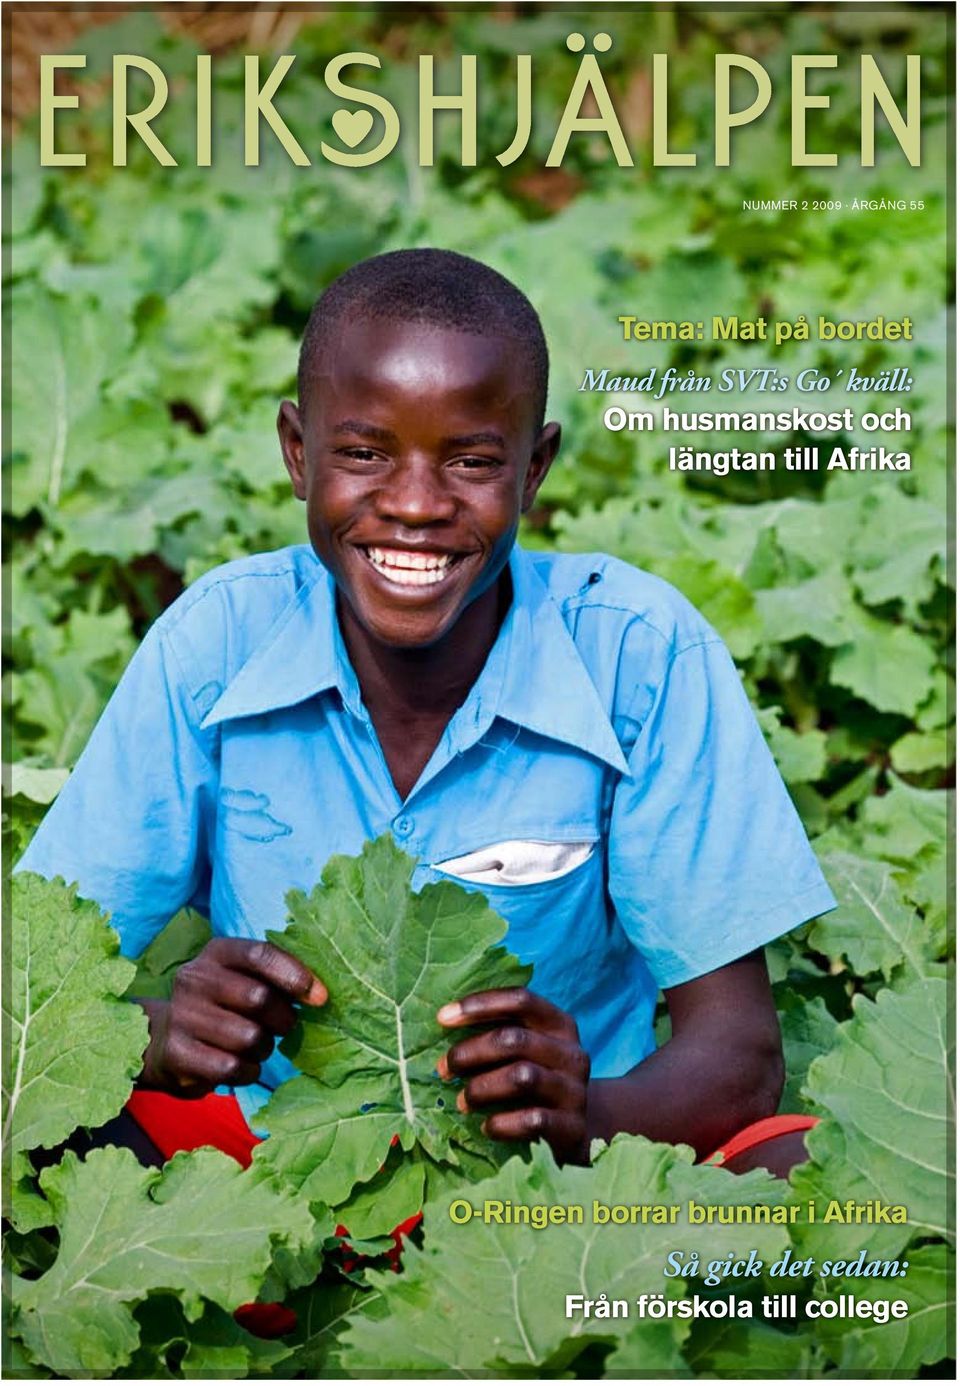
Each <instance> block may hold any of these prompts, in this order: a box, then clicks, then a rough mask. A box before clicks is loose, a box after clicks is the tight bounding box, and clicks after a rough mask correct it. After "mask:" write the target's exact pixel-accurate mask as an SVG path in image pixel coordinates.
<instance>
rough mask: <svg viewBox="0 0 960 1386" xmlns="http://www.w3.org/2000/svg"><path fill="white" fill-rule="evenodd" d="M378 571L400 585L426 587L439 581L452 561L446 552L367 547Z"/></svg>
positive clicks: (369, 556) (371, 560)
mask: <svg viewBox="0 0 960 1386" xmlns="http://www.w3.org/2000/svg"><path fill="white" fill-rule="evenodd" d="M367 557H368V558H369V559H370V562H371V563H372V564H373V566H374V567H375V568H376V570H377V572H378V573H382V574H383V576H384V577H388V578H389V579H390V581H391V582H396V583H398V584H399V585H400V586H401V587H427V586H430V585H431V584H432V583H435V582H440V580H441V579H442V578H443V577H444V576H445V575H446V572H447V569H448V568H449V567H450V564H451V563H452V562H453V559H452V558H451V556H450V554H448V553H411V552H410V550H409V549H377V548H369V549H367Z"/></svg>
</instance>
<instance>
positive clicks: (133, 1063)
mask: <svg viewBox="0 0 960 1386" xmlns="http://www.w3.org/2000/svg"><path fill="white" fill-rule="evenodd" d="M10 889H11V920H12V927H11V966H10V970H9V975H8V977H7V982H6V987H5V1008H4V1020H5V1023H6V1025H7V1026H8V1027H9V1028H8V1030H7V1033H8V1035H9V1037H10V1038H9V1043H8V1045H7V1048H6V1061H5V1064H4V1088H3V1101H4V1107H3V1111H4V1116H3V1137H4V1145H5V1146H6V1148H7V1150H8V1152H9V1151H17V1150H30V1149H33V1148H34V1147H36V1146H55V1145H57V1144H58V1143H59V1142H60V1141H63V1140H65V1139H66V1138H67V1136H69V1135H70V1133H71V1131H73V1130H74V1128H75V1127H77V1126H79V1125H81V1124H84V1125H87V1126H100V1125H102V1124H103V1123H104V1122H105V1121H109V1119H110V1118H111V1117H113V1116H116V1114H117V1112H118V1111H119V1110H120V1108H121V1107H122V1106H123V1104H124V1102H125V1101H126V1099H127V1097H128V1096H129V1094H130V1091H131V1089H132V1086H133V1079H134V1077H135V1076H136V1074H137V1072H138V1071H139V1069H140V1062H141V1058H142V1055H143V1051H144V1049H145V1047H146V1043H147V1019H146V1016H145V1015H144V1013H143V1011H142V1010H141V1009H140V1008H139V1007H138V1006H133V1005H131V1004H130V1003H129V1002H127V1001H124V1000H122V999H121V998H122V996H123V993H124V991H125V990H126V987H127V984H128V983H129V981H130V979H131V977H132V976H133V974H134V970H135V969H134V966H133V964H132V963H130V962H128V961H127V960H126V959H125V958H122V957H120V954H119V945H118V940H117V936H116V934H115V933H114V932H113V930H112V929H111V928H109V927H108V925H107V923H106V920H105V919H104V917H103V915H101V913H100V911H99V910H98V908H97V906H96V905H94V904H91V903H90V902H89V901H87V900H80V899H78V898H77V894H76V888H75V887H70V886H66V885H64V883H63V882H62V881H60V880H56V881H45V880H43V879H42V878H41V877H39V876H34V875H32V874H30V873H28V872H24V873H22V874H20V875H18V876H15V877H14V879H13V882H12V885H11V888H10Z"/></svg>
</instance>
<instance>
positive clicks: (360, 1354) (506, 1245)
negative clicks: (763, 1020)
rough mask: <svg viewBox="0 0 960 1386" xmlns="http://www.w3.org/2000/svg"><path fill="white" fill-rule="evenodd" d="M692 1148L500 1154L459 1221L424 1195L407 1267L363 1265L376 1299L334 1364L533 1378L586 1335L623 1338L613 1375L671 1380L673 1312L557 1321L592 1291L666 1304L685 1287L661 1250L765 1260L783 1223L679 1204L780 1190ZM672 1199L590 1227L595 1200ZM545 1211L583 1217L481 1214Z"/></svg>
mask: <svg viewBox="0 0 960 1386" xmlns="http://www.w3.org/2000/svg"><path fill="white" fill-rule="evenodd" d="M691 1159H692V1152H689V1151H685V1150H684V1149H683V1148H672V1147H669V1146H663V1145H654V1144H652V1143H650V1142H649V1141H645V1140H644V1139H643V1138H642V1137H631V1136H618V1137H616V1139H615V1140H614V1141H613V1142H612V1144H611V1145H610V1146H609V1147H608V1148H607V1149H605V1150H604V1151H602V1152H601V1154H600V1155H599V1156H598V1157H597V1159H596V1161H595V1163H594V1165H593V1166H592V1167H591V1168H580V1167H577V1166H569V1165H568V1166H566V1167H565V1168H563V1169H558V1167H557V1165H556V1163H555V1162H554V1160H553V1158H552V1156H551V1154H550V1152H549V1150H548V1148H547V1147H546V1146H544V1145H537V1146H536V1147H534V1150H533V1154H532V1160H531V1161H530V1163H529V1164H526V1163H524V1162H523V1161H522V1160H520V1159H519V1158H515V1159H512V1160H510V1161H509V1162H508V1163H507V1164H506V1165H505V1166H504V1167H503V1168H502V1169H501V1170H499V1171H498V1172H497V1173H496V1174H495V1175H494V1176H492V1177H491V1178H490V1179H487V1180H484V1181H482V1182H481V1183H479V1184H470V1185H465V1186H462V1187H461V1189H460V1191H459V1196H460V1198H461V1199H462V1200H465V1201H466V1202H467V1203H469V1205H470V1206H471V1207H472V1208H474V1209H477V1210H480V1215H479V1216H477V1215H474V1216H473V1217H472V1218H471V1220H470V1221H469V1222H466V1223H462V1224H458V1223H454V1222H453V1221H452V1220H451V1216H450V1207H451V1202H452V1198H451V1194H450V1193H445V1194H444V1195H443V1196H441V1197H438V1198H436V1199H434V1200H432V1201H430V1202H428V1204H427V1207H426V1209H425V1210H424V1231H425V1245H424V1248H423V1250H422V1251H419V1250H417V1249H416V1248H415V1247H410V1248H408V1249H407V1251H406V1252H405V1254H404V1273H403V1275H401V1276H393V1275H391V1274H389V1273H386V1274H377V1273H372V1272H371V1273H370V1276H369V1279H370V1280H371V1282H372V1283H373V1284H374V1286H375V1287H376V1289H377V1290H378V1292H379V1295H378V1298H377V1299H374V1300H372V1301H371V1302H370V1303H369V1304H368V1305H365V1306H364V1307H363V1308H362V1309H361V1310H360V1311H359V1312H358V1313H355V1314H353V1315H351V1317H350V1321H349V1324H350V1326H349V1328H348V1329H347V1331H346V1332H345V1333H344V1334H343V1335H342V1343H343V1347H342V1349H341V1353H340V1362H341V1365H342V1366H343V1367H344V1368H345V1369H346V1370H347V1371H348V1372H349V1373H350V1374H352V1375H371V1376H376V1375H381V1374H395V1375H405V1374H412V1375H417V1374H428V1375H433V1374H437V1375H445V1374H448V1373H453V1374H455V1375H458V1376H459V1375H462V1376H484V1375H495V1374H497V1373H496V1371H495V1370H494V1368H500V1369H502V1374H506V1375H511V1376H512V1375H517V1374H526V1375H537V1374H539V1373H538V1368H540V1367H542V1366H544V1364H546V1363H548V1362H556V1363H559V1362H564V1363H565V1364H567V1365H569V1363H571V1362H573V1361H574V1360H575V1359H576V1357H577V1355H578V1354H579V1352H580V1351H581V1350H582V1348H583V1347H584V1346H586V1345H588V1344H589V1343H590V1342H593V1341H602V1342H603V1341H605V1342H609V1343H611V1344H612V1343H614V1342H616V1341H618V1340H619V1339H620V1338H621V1336H622V1335H625V1334H629V1341H630V1349H631V1351H630V1359H629V1360H627V1361H621V1362H620V1364H619V1365H620V1366H621V1368H623V1369H629V1370H631V1371H632V1372H634V1373H636V1372H638V1371H639V1372H643V1373H647V1374H661V1373H666V1374H670V1373H673V1372H675V1371H676V1370H677V1369H678V1368H680V1367H682V1361H681V1359H680V1357H679V1352H678V1349H679V1346H680V1344H681V1343H682V1341H683V1339H684V1337H685V1336H686V1332H687V1330H688V1328H689V1324H688V1323H686V1322H684V1321H683V1320H680V1319H677V1318H671V1319H669V1320H665V1319H657V1320H654V1319H652V1318H651V1319H647V1320H645V1321H644V1322H643V1323H641V1324H638V1323H637V1319H636V1316H635V1313H634V1315H633V1316H631V1317H628V1318H624V1319H613V1318H610V1319H602V1320H598V1319H587V1318H581V1317H573V1318H570V1319H568V1318H567V1317H566V1316H565V1296H566V1295H567V1294H570V1293H582V1294H584V1295H585V1296H588V1297H597V1296H599V1295H600V1294H601V1293H602V1294H605V1295H607V1296H608V1297H609V1299H611V1300H613V1299H616V1298H619V1297H623V1298H626V1299H627V1300H628V1302H629V1303H630V1305H631V1308H632V1307H633V1303H632V1302H633V1300H634V1299H635V1298H636V1297H637V1295H640V1294H644V1293H663V1294H665V1295H667V1296H668V1297H672V1298H676V1297H679V1296H681V1295H682V1294H683V1293H684V1289H685V1286H684V1282H683V1281H682V1280H681V1279H679V1278H677V1277H671V1278H669V1279H665V1278H664V1274H663V1272H664V1266H665V1263H666V1258H667V1255H668V1254H669V1252H670V1251H673V1250H675V1249H677V1248H685V1249H686V1250H687V1251H693V1250H694V1249H696V1250H697V1252H698V1254H699V1257H700V1260H701V1262H702V1263H703V1264H705V1263H706V1262H707V1260H708V1259H709V1258H711V1257H723V1256H726V1255H728V1254H729V1253H730V1252H731V1251H734V1250H735V1249H736V1248H744V1249H746V1248H751V1247H752V1248H755V1249H756V1250H757V1251H758V1253H759V1255H760V1257H761V1258H762V1259H763V1260H764V1261H765V1262H766V1263H767V1264H768V1265H769V1264H770V1261H771V1260H772V1259H774V1258H775V1257H776V1256H777V1255H778V1253H779V1251H780V1249H781V1248H782V1247H784V1246H785V1245H786V1233H785V1230H784V1228H783V1227H782V1226H775V1225H773V1224H770V1223H767V1224H763V1225H752V1224H741V1225H738V1226H730V1225H723V1226H720V1225H718V1224H716V1223H713V1224H711V1225H709V1226H706V1225H701V1226H697V1227H692V1226H690V1225H689V1224H688V1223H687V1222H686V1218H685V1212H686V1206H687V1201H688V1200H689V1199H695V1200H696V1201H697V1202H698V1203H700V1204H712V1205H714V1206H717V1207H719V1206H721V1205H730V1204H738V1205H741V1206H743V1205H747V1204H755V1203H770V1204H778V1203H782V1202H783V1195H784V1193H785V1186H784V1185H783V1184H781V1183H779V1182H778V1181H777V1180H774V1179H772V1178H771V1177H770V1176H769V1175H766V1174H763V1173H761V1172H754V1173H753V1174H749V1175H743V1176H740V1177H739V1178H735V1177H734V1176H731V1175H729V1174H727V1173H725V1172H724V1171H722V1170H717V1169H712V1168H709V1167H703V1166H701V1167H699V1168H697V1167H694V1166H693V1165H692V1164H691V1163H690V1161H691ZM595 1200H596V1201H597V1202H599V1203H601V1204H604V1205H606V1206H608V1207H609V1206H611V1205H614V1204H621V1205H639V1204H645V1205H648V1206H650V1207H653V1206H654V1205H664V1206H669V1205H679V1206H680V1207H681V1209H683V1210H684V1211H683V1212H682V1213H681V1214H680V1218H679V1221H678V1222H677V1223H675V1224H670V1223H662V1224H659V1225H654V1224H653V1223H650V1222H648V1223H647V1224H646V1225H639V1224H635V1225H633V1226H631V1225H630V1224H629V1223H627V1224H626V1225H613V1224H612V1223H607V1224H606V1225H601V1224H600V1223H599V1222H594V1221H593V1207H594V1201H595ZM497 1203H499V1204H500V1205H501V1206H502V1209H506V1210H508V1211H509V1209H511V1208H519V1207H520V1206H521V1205H523V1206H526V1207H528V1208H529V1207H533V1206H538V1207H540V1208H544V1207H547V1206H551V1205H555V1206H560V1207H564V1208H569V1207H579V1208H582V1210H583V1222H582V1223H576V1222H569V1223H555V1224H554V1225H552V1226H550V1225H548V1226H544V1227H542V1228H537V1227H535V1226H534V1225H532V1223H530V1222H526V1223H517V1224H514V1223H511V1222H509V1221H505V1222H503V1223H498V1222H497V1221H496V1220H494V1215H491V1216H490V1217H487V1218H485V1217H484V1216H483V1213H482V1210H483V1209H484V1208H485V1207H487V1208H493V1207H495V1205H496V1204H497Z"/></svg>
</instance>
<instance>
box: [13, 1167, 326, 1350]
mask: <svg viewBox="0 0 960 1386" xmlns="http://www.w3.org/2000/svg"><path fill="white" fill-rule="evenodd" d="M40 1182H41V1185H42V1188H43V1191H44V1193H45V1194H46V1196H47V1198H48V1199H49V1201H50V1204H51V1208H52V1211H53V1216H54V1219H55V1223H56V1227H57V1229H58V1231H59V1234H60V1245H59V1250H58V1253H57V1257H56V1260H55V1261H54V1263H53V1265H52V1266H51V1267H50V1269H49V1270H47V1271H46V1272H45V1273H44V1274H43V1275H41V1276H40V1277H39V1279H36V1280H19V1279H18V1280H17V1281H16V1282H15V1284H14V1290H13V1300H14V1318H13V1326H14V1331H15V1332H16V1333H17V1335H18V1337H20V1338H21V1339H22V1341H23V1343H24V1344H25V1345H26V1348H27V1351H28V1352H29V1353H30V1354H31V1355H32V1356H34V1357H35V1358H36V1359H37V1360H38V1361H40V1362H42V1363H45V1364H46V1365H47V1366H50V1367H52V1368H53V1369H54V1371H56V1372H59V1373H60V1374H61V1375H67V1376H86V1375H93V1376H100V1375H105V1374H107V1373H112V1372H114V1371H115V1370H116V1369H117V1368H118V1367H122V1366H124V1365H125V1364H126V1363H127V1362H128V1361H129V1360H130V1358H131V1356H132V1354H133V1353H134V1351H135V1350H136V1349H137V1347H138V1344H139V1329H138V1325H137V1321H136V1319H135V1317H134V1314H133V1308H134V1306H136V1305H138V1304H140V1303H142V1302H143V1301H144V1300H145V1299H146V1298H147V1296H148V1295H149V1294H150V1293H151V1292H152V1291H156V1290H164V1291H173V1292H175V1293H176V1294H178V1295H179V1297H180V1299H181V1302H182V1304H183V1306H184V1310H185V1313H186V1316H187V1318H188V1319H189V1320H192V1319H196V1318H198V1317H199V1315H200V1313H201V1311H202V1308H203V1304H204V1302H205V1301H209V1302H210V1303H212V1304H216V1305H219V1306H220V1308H221V1309H224V1310H228V1311H230V1310H233V1309H235V1308H236V1306H237V1305H238V1304H241V1303H243V1302H245V1301H248V1300H251V1299H253V1298H254V1297H255V1296H256V1294H257V1291H258V1290H259V1287H260V1284H261V1282H262V1279H263V1276H264V1274H265V1272H266V1270H267V1268H268V1266H269V1264H270V1259H271V1248H272V1245H273V1244H274V1243H283V1242H294V1243H295V1242H296V1240H297V1239H298V1238H299V1237H300V1236H302V1233H303V1229H304V1221H305V1220H304V1211H305V1210H304V1209H303V1208H302V1207H301V1206H298V1204H297V1203H296V1201H295V1200H294V1199H293V1198H292V1197H291V1196H290V1195H288V1194H283V1193H280V1192H278V1191H277V1190H276V1189H274V1188H272V1187H271V1186H270V1184H269V1183H268V1182H266V1181H263V1180H260V1181H259V1182H255V1181H254V1180H253V1179H252V1178H251V1175H250V1173H249V1172H246V1171H243V1170H241V1169H240V1168H239V1167H238V1166H237V1165H236V1164H235V1163H234V1162H233V1161H232V1160H231V1159H230V1158H229V1156H227V1155H222V1154H220V1152H219V1151H213V1150H202V1151H195V1152H191V1153H190V1154H188V1155H178V1156H175V1157H174V1159H173V1160H171V1161H170V1162H169V1164H167V1165H166V1166H165V1167H164V1169H163V1171H162V1172H161V1171H157V1170H148V1169H144V1168H142V1167H141V1166H140V1165H139V1164H138V1163H137V1159H136V1157H135V1156H134V1155H133V1154H132V1152H130V1151H127V1150H117V1149H115V1148H113V1147H107V1148H106V1149H103V1150H95V1151H92V1152H91V1154H90V1155H88V1157H87V1159H86V1160H85V1161H82V1162H81V1161H80V1160H78V1159H77V1157H76V1156H75V1155H74V1154H72V1153H71V1154H68V1155H66V1156H65V1157H64V1159H63V1161H62V1162H61V1163H60V1164H59V1165H57V1166H56V1167H54V1168H51V1169H48V1170H46V1171H44V1173H43V1175H42V1176H41V1180H40ZM201 1345H202V1339H201V1341H200V1344H198V1348H199V1346H201Z"/></svg>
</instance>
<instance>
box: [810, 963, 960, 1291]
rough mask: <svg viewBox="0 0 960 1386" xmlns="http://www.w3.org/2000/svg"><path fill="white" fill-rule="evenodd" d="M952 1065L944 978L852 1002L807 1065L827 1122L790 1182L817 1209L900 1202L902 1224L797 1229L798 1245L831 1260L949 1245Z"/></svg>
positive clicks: (813, 1097) (817, 1108)
mask: <svg viewBox="0 0 960 1386" xmlns="http://www.w3.org/2000/svg"><path fill="white" fill-rule="evenodd" d="M906 1055H909V1063H907V1062H906V1060H905V1056H906ZM952 1064H953V1040H952V1035H951V1032H950V1024H949V1020H948V1015H947V983H946V981H945V980H944V979H943V978H940V977H936V978H920V979H918V980H916V981H912V982H910V983H909V984H908V985H906V986H904V987H902V988H901V989H899V990H897V991H890V990H884V991H881V992H880V993H879V994H878V996H877V999H876V1001H867V1000H866V998H865V997H862V996H861V997H858V999H857V1001H856V1003H855V1006H854V1015H853V1019H852V1020H850V1021H848V1022H847V1023H846V1024H845V1025H844V1026H842V1027H841V1029H840V1031H839V1034H838V1037H837V1042H836V1044H835V1045H834V1046H833V1048H832V1049H831V1050H830V1052H829V1053H827V1054H824V1055H821V1056H820V1057H818V1058H816V1059H814V1061H813V1063H812V1064H811V1066H810V1071H809V1074H808V1077H807V1084H806V1087H807V1095H808V1097H809V1098H810V1100H811V1102H812V1103H813V1106H814V1110H815V1111H817V1112H819V1113H822V1114H824V1115H825V1118H826V1119H825V1120H823V1121H821V1122H820V1123H819V1125H817V1126H816V1127H814V1129H813V1130H812V1131H811V1132H810V1134H809V1135H808V1137H807V1149H808V1150H809V1152H810V1163H809V1164H805V1165H802V1166H801V1167H800V1168H799V1169H798V1170H796V1171H795V1173H794V1175H793V1185H794V1188H795V1190H796V1191H797V1194H798V1196H801V1197H806V1198H815V1199H817V1200H818V1201H819V1202H820V1203H821V1204H822V1206H824V1207H825V1206H826V1203H827V1202H828V1201H829V1200H830V1199H839V1200H840V1201H841V1202H842V1201H843V1200H845V1199H850V1198H852V1199H854V1200H855V1201H856V1202H860V1203H866V1202H867V1201H868V1200H869V1199H871V1198H878V1199H880V1200H881V1202H884V1203H888V1204H895V1203H903V1204H905V1205H906V1207H907V1211H908V1221H907V1222H906V1223H904V1224H889V1225H888V1224H886V1223H877V1224H875V1225H873V1226H860V1225H857V1224H852V1225H846V1224H844V1225H840V1224H838V1225H831V1226H830V1227H828V1228H827V1229H826V1230H825V1229H824V1228H823V1227H822V1226H820V1225H819V1224H817V1225H809V1226H798V1228H797V1229H796V1240H797V1242H798V1244H799V1245H800V1247H801V1248H806V1247H811V1248H815V1249H817V1250H822V1253H823V1254H824V1255H826V1254H827V1252H828V1251H829V1252H830V1253H831V1254H832V1255H833V1256H835V1257H837V1258H839V1257H841V1256H843V1255H844V1253H845V1252H849V1253H850V1254H851V1256H853V1255H856V1252H857V1251H859V1250H860V1249H861V1248H863V1247H866V1248H867V1249H868V1252H869V1254H870V1255H871V1256H883V1257H891V1256H897V1255H899V1253H900V1252H901V1251H902V1250H903V1248H904V1247H905V1245H906V1244H907V1242H908V1241H909V1240H911V1239H912V1238H918V1237H947V1238H951V1239H952V1233H951V1231H950V1228H949V1226H948V1208H950V1207H952V1206H953V1196H952V1191H953V1187H954V1179H953V1175H952V1172H951V1170H950V1160H949V1152H950V1150H951V1149H952V1134H951V1123H950V1118H949V1115H948V1112H947V1105H946V1104H947V1100H948V1092H949V1086H948V1085H949V1083H950V1081H951V1076H952ZM828 1244H829V1245H828ZM803 1254H804V1255H808V1254H809V1252H808V1251H807V1250H804V1251H803ZM908 1278H909V1277H908Z"/></svg>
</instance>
